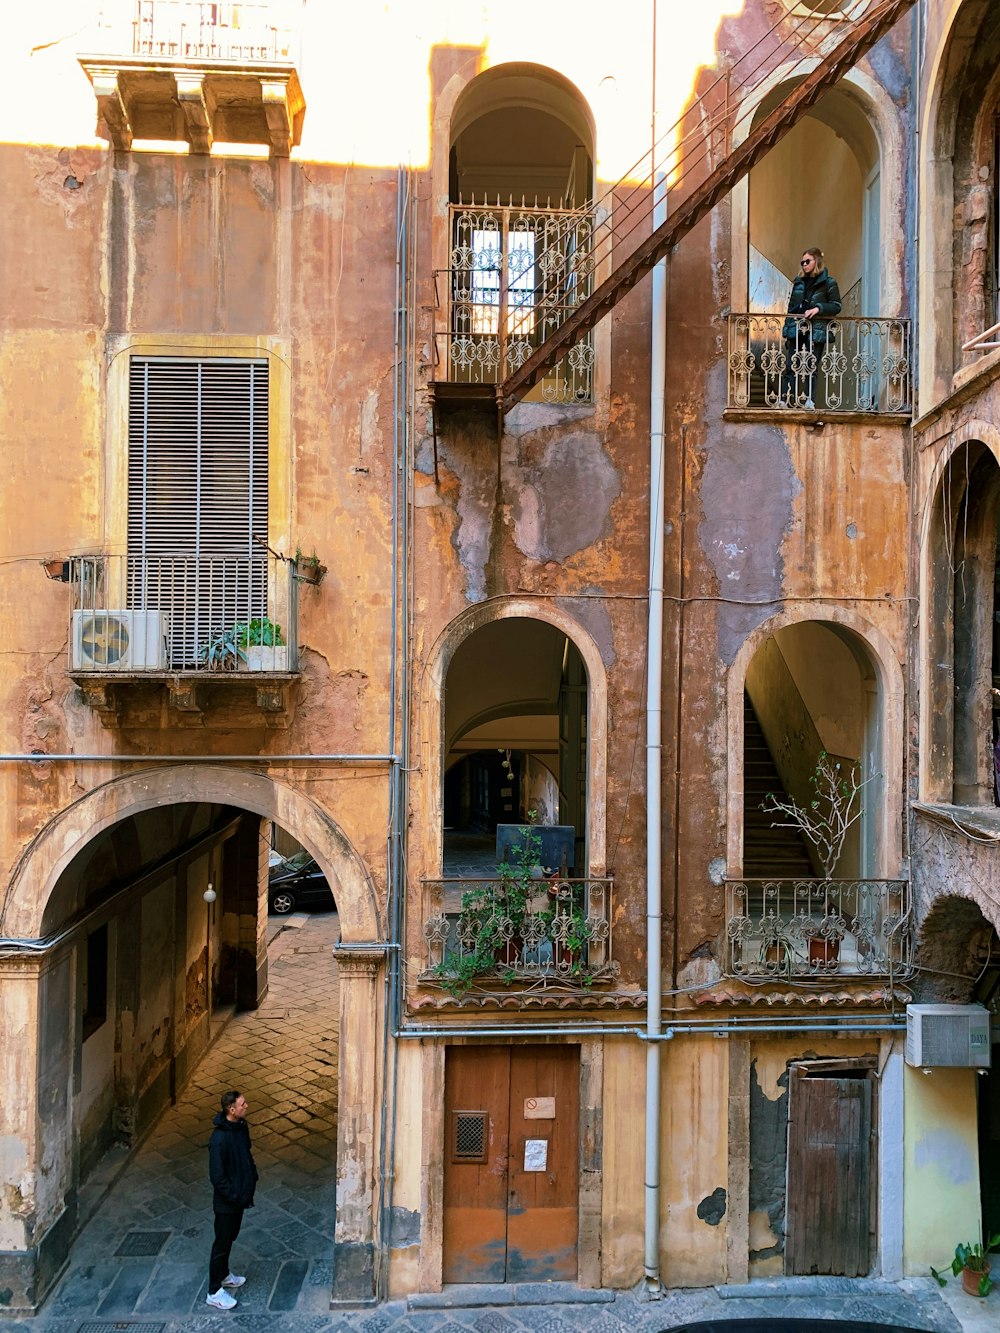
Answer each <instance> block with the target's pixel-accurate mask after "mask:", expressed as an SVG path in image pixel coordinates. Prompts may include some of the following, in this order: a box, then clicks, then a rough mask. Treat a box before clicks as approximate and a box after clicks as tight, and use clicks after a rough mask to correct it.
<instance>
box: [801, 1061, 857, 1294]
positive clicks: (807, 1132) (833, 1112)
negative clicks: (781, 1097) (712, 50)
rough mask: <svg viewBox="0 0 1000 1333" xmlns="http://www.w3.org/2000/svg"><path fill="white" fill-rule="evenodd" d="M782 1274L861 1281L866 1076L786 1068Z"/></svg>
mask: <svg viewBox="0 0 1000 1333" xmlns="http://www.w3.org/2000/svg"><path fill="white" fill-rule="evenodd" d="M791 1075H792V1077H791V1079H790V1082H789V1089H788V1093H789V1101H788V1197H787V1200H786V1203H785V1272H786V1273H830V1274H834V1273H836V1274H842V1275H843V1276H845V1277H863V1276H865V1275H866V1274H867V1273H868V1272H869V1270H870V1268H871V1244H870V1235H871V1154H872V1144H871V1135H872V1074H871V1072H870V1071H861V1070H859V1071H858V1075H857V1076H854V1077H846V1078H845V1077H839V1076H837V1075H835V1074H830V1075H829V1076H826V1077H818V1078H817V1077H809V1076H808V1074H807V1072H806V1071H805V1070H802V1069H796V1068H794V1067H793V1068H792V1070H791Z"/></svg>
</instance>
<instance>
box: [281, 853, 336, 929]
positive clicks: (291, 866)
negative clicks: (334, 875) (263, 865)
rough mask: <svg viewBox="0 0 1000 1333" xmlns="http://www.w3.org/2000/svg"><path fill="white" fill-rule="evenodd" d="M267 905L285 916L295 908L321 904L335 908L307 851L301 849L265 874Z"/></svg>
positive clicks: (328, 889) (321, 874) (330, 893)
mask: <svg viewBox="0 0 1000 1333" xmlns="http://www.w3.org/2000/svg"><path fill="white" fill-rule="evenodd" d="M267 906H268V911H270V912H274V913H275V915H277V916H285V915H287V913H289V912H294V911H295V909H296V908H297V907H325V908H327V909H328V910H329V911H336V907H337V904H336V903H335V902H334V900H333V893H332V891H331V889H330V886H329V884H328V883H327V882H326V876H325V875H324V874H323V872H322V870H320V868H319V866H318V865H317V864H316V862H315V860H314V859H313V857H312V856H310V855H309V853H308V852H306V851H301V852H296V853H295V855H294V856H289V857H286V858H285V860H284V861H282V863H281V864H280V865H276V866H273V867H272V869H271V871H270V874H269V876H268V887H267Z"/></svg>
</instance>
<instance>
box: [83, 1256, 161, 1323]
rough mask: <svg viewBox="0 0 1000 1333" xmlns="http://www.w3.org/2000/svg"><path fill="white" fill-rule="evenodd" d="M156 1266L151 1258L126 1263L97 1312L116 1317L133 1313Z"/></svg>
mask: <svg viewBox="0 0 1000 1333" xmlns="http://www.w3.org/2000/svg"><path fill="white" fill-rule="evenodd" d="M154 1267H155V1264H154V1263H153V1261H152V1260H151V1259H140V1260H137V1261H135V1262H132V1263H126V1264H124V1265H123V1266H122V1268H121V1270H120V1272H119V1273H118V1276H117V1277H116V1278H115V1280H114V1282H113V1283H112V1284H111V1288H110V1290H109V1291H108V1294H107V1295H106V1296H105V1297H104V1299H103V1300H102V1301H101V1303H100V1305H99V1306H98V1307H97V1314H99V1315H105V1316H108V1315H110V1316H114V1317H118V1316H120V1315H126V1314H131V1313H132V1311H133V1310H134V1309H135V1307H136V1302H137V1301H138V1300H139V1297H140V1296H141V1295H142V1293H143V1292H144V1291H145V1289H146V1284H147V1283H148V1282H149V1279H150V1278H151V1277H152V1276H153V1269H154Z"/></svg>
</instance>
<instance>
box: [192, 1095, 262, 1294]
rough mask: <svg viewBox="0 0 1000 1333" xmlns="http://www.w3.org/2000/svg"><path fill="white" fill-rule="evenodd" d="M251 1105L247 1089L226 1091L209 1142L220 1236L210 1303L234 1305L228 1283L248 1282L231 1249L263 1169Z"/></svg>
mask: <svg viewBox="0 0 1000 1333" xmlns="http://www.w3.org/2000/svg"><path fill="white" fill-rule="evenodd" d="M248 1109H249V1107H248V1106H247V1099H246V1098H245V1097H244V1096H243V1094H242V1093H241V1092H235V1091H234V1092H224V1093H223V1094H222V1110H221V1111H220V1112H219V1113H218V1114H217V1115H216V1117H215V1119H214V1120H213V1121H212V1124H213V1125H214V1126H215V1128H214V1129H213V1130H212V1137H211V1138H210V1139H209V1141H208V1174H209V1178H210V1179H211V1181H212V1208H213V1211H214V1213H215V1240H214V1241H213V1243H212V1255H211V1258H210V1259H209V1263H208V1296H207V1297H206V1298H205V1299H206V1303H207V1304H208V1305H214V1306H215V1307H216V1309H218V1310H231V1309H232V1308H233V1306H234V1305H235V1304H236V1299H235V1297H233V1296H231V1295H230V1293H229V1292H228V1291H227V1290H226V1288H227V1287H242V1286H243V1284H244V1282H246V1278H245V1277H239V1276H238V1275H237V1274H235V1273H233V1272H231V1271H230V1268H229V1252H230V1250H232V1248H233V1241H234V1240H235V1239H236V1237H237V1236H238V1235H239V1234H240V1225H241V1223H242V1222H243V1213H244V1212H245V1210H246V1209H247V1208H252V1207H253V1196H254V1191H255V1190H256V1188H257V1180H258V1173H257V1167H256V1165H255V1163H254V1160H253V1153H252V1152H251V1151H250V1130H249V1129H248V1128H247V1122H246V1114H247V1111H248Z"/></svg>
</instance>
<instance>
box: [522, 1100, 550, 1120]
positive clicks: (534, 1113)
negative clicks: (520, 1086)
mask: <svg viewBox="0 0 1000 1333" xmlns="http://www.w3.org/2000/svg"><path fill="white" fill-rule="evenodd" d="M524 1118H525V1120H555V1118H556V1099H555V1098H554V1097H525V1099H524Z"/></svg>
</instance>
